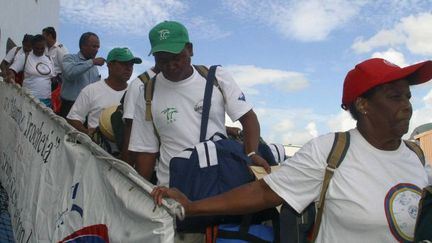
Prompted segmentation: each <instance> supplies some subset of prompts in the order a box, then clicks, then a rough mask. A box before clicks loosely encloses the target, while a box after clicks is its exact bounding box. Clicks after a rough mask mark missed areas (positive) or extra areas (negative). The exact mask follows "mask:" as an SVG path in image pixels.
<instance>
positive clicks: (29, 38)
mask: <svg viewBox="0 0 432 243" xmlns="http://www.w3.org/2000/svg"><path fill="white" fill-rule="evenodd" d="M32 39H33V35H30V34H25V35H24V37H23V39H22V42H21V43H22V44H23V45H24V43H26V42H31V40H32Z"/></svg>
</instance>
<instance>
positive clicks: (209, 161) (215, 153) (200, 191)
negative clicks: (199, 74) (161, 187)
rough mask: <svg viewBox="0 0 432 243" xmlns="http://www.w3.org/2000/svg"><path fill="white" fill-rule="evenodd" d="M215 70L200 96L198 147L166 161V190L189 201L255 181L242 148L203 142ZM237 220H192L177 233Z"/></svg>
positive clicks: (217, 140) (216, 139)
mask: <svg viewBox="0 0 432 243" xmlns="http://www.w3.org/2000/svg"><path fill="white" fill-rule="evenodd" d="M215 72H216V66H212V67H210V71H209V74H208V76H207V83H206V87H205V94H204V104H203V112H202V119H201V131H200V143H198V144H196V145H195V146H194V147H193V148H189V149H186V150H184V151H183V152H181V153H180V154H178V155H177V156H175V157H173V158H172V159H171V161H170V183H169V186H170V187H175V188H177V189H178V190H180V191H181V192H183V193H184V194H185V195H186V196H187V197H188V198H189V199H191V200H199V199H203V198H207V197H210V196H214V195H218V194H221V193H223V192H226V191H228V190H230V189H232V188H235V187H238V186H240V185H242V184H245V183H248V182H251V181H253V180H254V179H255V177H254V175H253V173H252V172H251V171H250V169H249V167H248V164H249V163H250V159H249V158H248V157H247V156H246V155H245V153H244V150H243V144H241V143H239V142H238V141H235V140H232V139H226V137H225V136H224V135H223V134H219V133H218V134H215V135H214V136H213V137H212V138H211V139H209V140H205V137H206V133H207V124H208V117H209V111H210V101H211V94H212V92H213V81H214V79H215ZM240 220H241V216H211V217H192V218H187V219H185V220H184V221H178V222H177V230H178V231H188V232H193V231H202V230H204V229H205V227H206V226H208V225H214V224H220V223H225V222H228V223H231V222H239V221H240Z"/></svg>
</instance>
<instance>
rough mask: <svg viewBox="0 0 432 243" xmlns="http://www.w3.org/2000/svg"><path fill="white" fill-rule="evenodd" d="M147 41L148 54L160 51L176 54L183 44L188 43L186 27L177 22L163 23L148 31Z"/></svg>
mask: <svg viewBox="0 0 432 243" xmlns="http://www.w3.org/2000/svg"><path fill="white" fill-rule="evenodd" d="M149 39H150V44H151V51H150V54H153V53H155V52H160V51H164V52H169V53H174V54H178V53H180V52H181V51H182V50H183V48H184V47H185V44H186V43H189V34H188V31H187V29H186V27H184V25H182V24H180V23H179V22H175V21H164V22H162V23H159V24H157V25H156V26H155V27H153V29H151V30H150V33H149ZM150 54H149V55H150Z"/></svg>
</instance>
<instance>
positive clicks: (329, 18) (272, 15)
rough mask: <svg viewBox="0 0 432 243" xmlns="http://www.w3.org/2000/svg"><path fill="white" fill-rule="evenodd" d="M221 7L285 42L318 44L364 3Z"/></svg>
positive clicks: (280, 1)
mask: <svg viewBox="0 0 432 243" xmlns="http://www.w3.org/2000/svg"><path fill="white" fill-rule="evenodd" d="M223 4H224V6H225V7H226V8H227V9H228V10H229V11H231V12H233V13H234V14H235V15H236V16H237V17H241V18H244V19H246V20H250V19H252V20H254V21H258V22H259V23H262V24H264V25H266V26H269V27H271V28H276V30H277V31H278V32H279V33H281V34H282V35H283V36H284V37H286V38H293V39H297V40H301V41H320V40H324V39H326V38H327V36H328V35H329V34H330V33H331V32H332V31H334V30H336V29H338V28H340V27H342V26H344V25H345V24H346V23H347V22H348V21H349V20H351V19H352V18H353V17H354V16H355V15H356V14H357V13H358V11H359V10H360V7H361V5H362V4H363V3H358V2H354V1H346V0H324V1H322V0H308V1H294V0H293V1H285V0H277V1H275V0H251V1H245V0H243V1H238V0H225V1H223Z"/></svg>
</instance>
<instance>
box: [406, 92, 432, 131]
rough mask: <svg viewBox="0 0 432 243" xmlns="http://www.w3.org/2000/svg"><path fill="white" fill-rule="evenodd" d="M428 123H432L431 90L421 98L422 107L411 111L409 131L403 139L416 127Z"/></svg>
mask: <svg viewBox="0 0 432 243" xmlns="http://www.w3.org/2000/svg"><path fill="white" fill-rule="evenodd" d="M430 122H432V90H431V91H429V93H428V94H427V95H426V96H425V97H423V106H422V107H421V108H419V109H416V110H414V111H413V115H412V117H411V121H410V127H409V131H408V133H407V134H406V135H405V137H406V138H408V137H409V136H410V135H411V133H412V131H413V130H414V129H415V128H416V127H418V126H420V125H423V124H425V123H430Z"/></svg>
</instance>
